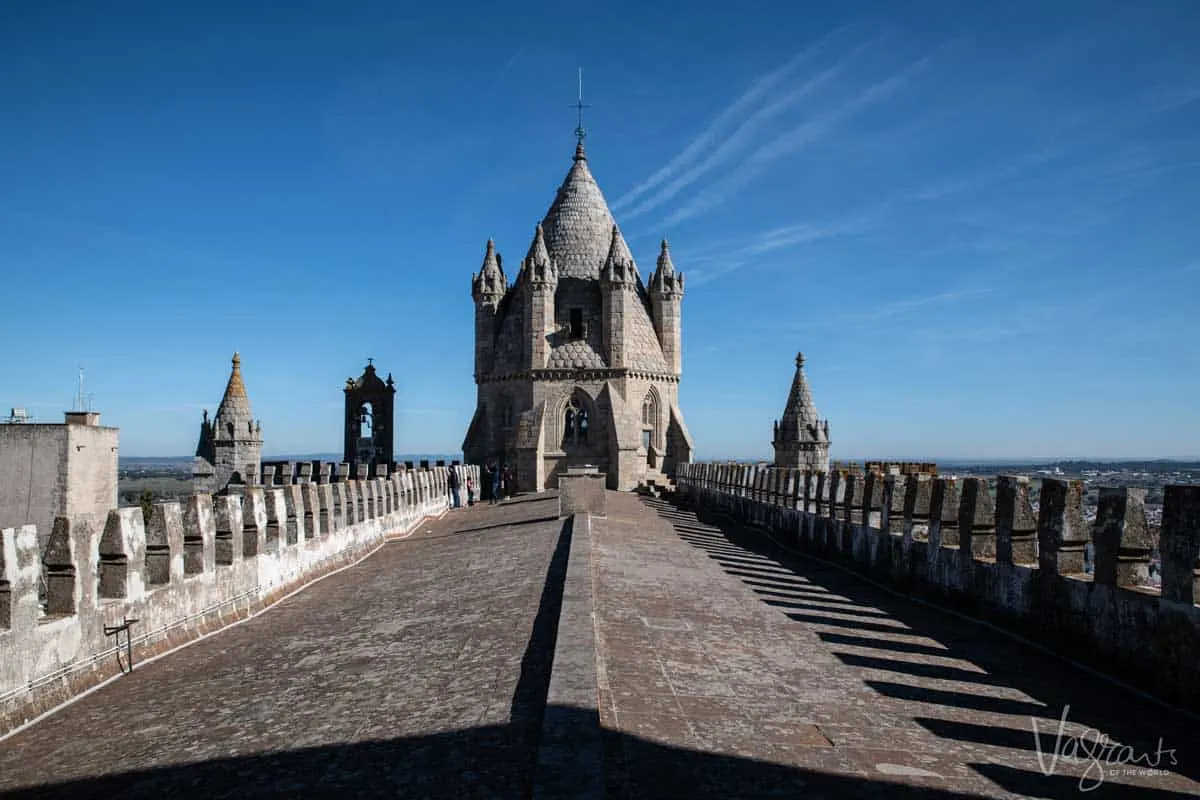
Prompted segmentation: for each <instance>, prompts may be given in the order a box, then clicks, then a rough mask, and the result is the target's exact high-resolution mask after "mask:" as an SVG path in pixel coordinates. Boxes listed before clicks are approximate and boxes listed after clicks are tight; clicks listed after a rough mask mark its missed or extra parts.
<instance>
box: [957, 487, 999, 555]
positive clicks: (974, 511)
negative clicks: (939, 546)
mask: <svg viewBox="0 0 1200 800" xmlns="http://www.w3.org/2000/svg"><path fill="white" fill-rule="evenodd" d="M995 524H996V507H995V504H994V503H993V502H992V493H991V492H990V491H989V490H988V482H987V478H964V479H963V487H962V499H961V500H960V501H959V507H958V535H959V549H961V550H962V551H964V552H967V553H970V554H971V555H972V556H973V557H975V558H995V557H996V529H995Z"/></svg>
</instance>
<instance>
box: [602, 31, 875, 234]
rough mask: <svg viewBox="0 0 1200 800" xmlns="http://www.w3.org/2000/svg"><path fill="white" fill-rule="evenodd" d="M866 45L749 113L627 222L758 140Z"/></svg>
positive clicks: (633, 211)
mask: <svg viewBox="0 0 1200 800" xmlns="http://www.w3.org/2000/svg"><path fill="white" fill-rule="evenodd" d="M869 46H870V45H860V46H859V47H857V48H855V49H854V50H853V51H852V52H851V53H850V54H849V55H848V56H846V57H845V58H843V59H841V60H840V61H839V62H838V63H837V64H834V65H833V66H832V67H830V68H829V69H826V70H823V71H821V72H819V73H817V74H816V75H814V76H812V77H811V78H809V79H808V80H806V81H804V82H803V83H801V84H800V85H799V86H797V87H796V88H795V89H793V90H792V91H790V92H787V93H786V94H784V95H783V96H782V97H780V98H779V99H778V100H776V101H774V102H772V103H770V104H768V105H766V106H763V107H762V108H760V109H759V110H758V111H756V112H754V113H753V114H751V115H750V116H749V117H748V118H746V120H745V121H744V122H743V123H742V124H741V125H739V126H738V127H737V128H736V129H735V130H734V131H733V133H732V134H730V136H729V138H727V139H726V140H725V141H724V142H722V143H721V144H720V145H719V146H718V147H717V148H716V149H715V150H713V151H712V152H711V153H709V155H708V156H707V157H706V158H704V160H703V161H701V162H699V163H698V164H695V165H693V166H692V167H690V168H689V169H687V170H685V171H684V172H683V173H682V174H680V175H678V176H676V177H675V178H674V179H673V180H671V181H670V182H668V183H667V184H666V185H665V186H663V187H662V188H661V189H659V190H658V191H657V192H655V193H654V194H653V195H652V196H651V197H649V198H648V199H646V200H644V201H643V202H641V203H639V204H638V205H636V206H635V207H634V208H632V209H630V210H629V211H627V212H626V213H625V217H626V218H627V219H632V218H634V217H638V216H640V215H642V214H644V213H646V212H647V211H651V210H653V209H655V208H658V207H659V206H661V205H662V204H663V203H665V202H667V201H668V200H670V199H672V198H673V197H675V195H677V194H679V193H680V192H681V191H683V190H684V189H686V188H687V187H689V186H691V185H692V184H693V183H695V182H696V181H698V180H700V179H701V178H703V177H704V176H705V175H707V174H708V173H710V172H712V171H713V170H714V169H716V168H717V167H720V166H722V165H723V164H725V163H727V162H729V161H731V160H732V159H734V158H736V157H737V155H738V154H740V153H741V152H743V151H744V150H745V149H746V147H747V146H749V145H752V144H753V143H754V140H755V138H756V137H758V136H759V135H760V134H761V133H762V130H763V128H764V127H765V126H766V125H767V123H769V122H771V121H772V120H774V119H776V118H777V117H778V116H779V115H780V114H782V113H784V112H785V111H787V110H789V109H791V108H793V107H794V106H796V105H798V104H799V103H800V102H802V101H803V100H806V99H808V98H809V97H811V96H812V95H814V94H816V93H817V92H818V91H820V90H821V89H823V88H824V87H826V86H828V85H829V84H830V83H831V82H832V81H833V80H834V79H836V78H837V77H838V76H839V75H841V74H842V72H843V71H844V70H845V68H846V67H847V66H848V65H849V64H850V63H851V62H852V61H853V60H854V59H855V58H857V57H858V56H859V55H860V54H861V53H863V52H864V51H866V50H867V49H868V47H869Z"/></svg>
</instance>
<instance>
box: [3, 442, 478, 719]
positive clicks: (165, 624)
mask: <svg viewBox="0 0 1200 800" xmlns="http://www.w3.org/2000/svg"><path fill="white" fill-rule="evenodd" d="M310 466H311V465H310ZM326 467H327V468H322V469H320V470H319V471H318V475H317V476H316V480H315V481H314V480H312V476H311V474H310V475H305V476H304V477H303V478H301V479H299V480H298V482H294V483H291V484H290V485H287V486H285V487H282V488H274V487H273V485H272V484H268V485H267V486H265V487H247V488H246V489H245V490H244V493H242V494H229V495H223V496H216V497H213V496H211V495H208V494H195V495H192V496H191V497H190V498H188V499H187V501H186V502H184V503H178V502H166V503H157V504H155V506H154V511H153V513H152V514H151V518H150V523H149V525H146V524H145V521H144V519H143V515H142V510H141V508H136V507H135V508H118V509H114V510H112V511H109V512H108V514H107V517H102V516H100V515H96V514H82V515H78V516H75V517H59V518H58V519H56V520H55V522H54V526H53V530H52V532H51V534H50V536H49V543H48V546H47V547H46V550H45V555H44V557H39V547H38V531H37V529H36V528H35V526H33V525H25V526H23V527H20V528H6V529H3V530H2V531H0V735H3V734H4V733H5V732H6V731H9V730H12V729H13V728H15V727H17V726H19V725H21V724H23V723H25V722H27V721H29V720H31V719H33V718H34V717H36V716H37V715H38V714H40V713H42V712H44V711H46V710H48V709H50V708H53V707H55V706H57V705H58V704H60V703H62V702H63V701H65V700H67V699H69V698H70V697H72V696H74V695H76V694H78V693H80V692H81V691H84V690H86V689H88V688H90V687H92V686H95V685H96V684H98V683H100V682H101V681H104V680H106V679H108V678H109V677H111V676H113V675H116V674H118V673H119V672H120V671H121V670H122V669H126V668H127V667H128V665H127V664H126V663H125V660H126V647H125V636H124V634H122V635H121V637H120V639H121V641H120V644H119V646H118V642H117V639H116V638H115V637H114V636H112V635H109V634H107V633H106V632H105V627H106V626H116V625H119V624H121V623H122V622H123V621H124V620H126V619H136V620H137V621H136V622H135V623H134V624H133V626H132V628H131V633H132V649H133V660H134V663H135V664H136V663H138V662H139V661H140V660H142V659H144V658H146V657H148V656H151V655H154V654H157V653H162V652H165V651H167V650H171V649H174V648H175V647H177V646H179V645H181V644H183V643H185V642H187V641H189V640H192V639H195V638H197V637H199V636H201V635H203V634H206V633H209V632H212V631H215V630H218V629H220V628H222V627H224V626H226V625H229V624H231V623H233V622H236V621H238V620H241V619H244V618H245V617H247V616H249V615H251V614H253V613H255V612H257V611H259V610H261V609H263V608H265V607H267V606H269V605H270V604H271V603H273V602H275V601H276V600H278V599H279V598H281V597H283V596H285V595H286V594H288V593H289V592H291V591H293V590H294V589H296V588H298V587H300V586H303V585H304V584H306V583H309V582H310V581H312V580H313V579H315V578H317V577H320V576H321V575H324V574H326V573H328V572H330V571H332V570H334V569H337V568H339V567H341V566H344V565H347V564H351V563H353V562H354V561H356V560H358V559H359V558H360V557H362V556H365V555H367V554H368V553H370V552H371V551H372V550H373V549H374V548H376V547H377V546H379V545H380V544H382V543H383V542H384V541H385V539H387V538H388V537H389V536H394V535H396V534H400V533H406V532H411V531H412V530H414V529H415V528H416V527H417V526H418V525H419V524H420V523H421V521H422V520H423V519H425V518H426V517H429V516H433V515H440V514H441V513H443V512H445V510H446V509H447V508H448V489H447V483H446V468H444V467H434V468H432V469H428V470H397V471H395V472H393V473H392V474H391V475H389V476H387V477H377V478H371V479H364V480H340V478H341V477H342V475H344V474H345V473H344V472H343V473H342V474H341V475H339V474H338V472H337V471H336V470H335V469H333V468H332V465H326ZM466 469H468V470H469V469H471V468H469V467H468V468H466ZM474 478H475V481H476V483H478V475H475V476H474Z"/></svg>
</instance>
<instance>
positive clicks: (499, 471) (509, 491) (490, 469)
mask: <svg viewBox="0 0 1200 800" xmlns="http://www.w3.org/2000/svg"><path fill="white" fill-rule="evenodd" d="M480 482H481V483H482V484H483V485H482V486H476V485H475V481H474V480H473V479H472V478H471V477H470V475H467V474H466V472H465V471H464V470H463V468H462V466H461V465H459V464H451V465H450V474H449V477H448V480H447V483H448V484H449V488H450V502H451V507H452V508H462V506H463V502H462V497H463V495H462V490H463V489H464V488H465V489H466V490H467V494H466V497H467V505H468V506H473V505H475V501H476V500H480V499H483V500H487V501H488V504H489V505H495V504H496V503H499V502H502V501H504V500H507V499H508V498H510V497H512V495H513V493H514V492H515V491H516V484H517V475H516V472H515V471H514V470H513V468H512V467H509V466H504V465H499V464H497V463H496V462H494V461H489V462H488V463H487V464H485V465H484V467H483V470H482V474H481V481H480ZM464 484H465V486H464ZM481 493H482V496H481Z"/></svg>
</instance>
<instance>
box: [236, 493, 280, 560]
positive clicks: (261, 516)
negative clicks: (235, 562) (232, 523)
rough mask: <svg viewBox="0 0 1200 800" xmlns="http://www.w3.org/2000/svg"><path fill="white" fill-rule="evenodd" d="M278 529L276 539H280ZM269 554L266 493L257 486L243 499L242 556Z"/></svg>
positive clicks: (250, 556)
mask: <svg viewBox="0 0 1200 800" xmlns="http://www.w3.org/2000/svg"><path fill="white" fill-rule="evenodd" d="M278 535H279V534H278V529H277V530H276V537H278ZM265 552H267V502H266V492H264V491H263V490H262V488H261V487H259V486H255V487H252V488H250V489H247V490H246V494H245V495H244V496H243V497H242V556H243V557H244V558H253V557H255V556H257V555H259V554H261V553H265Z"/></svg>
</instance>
